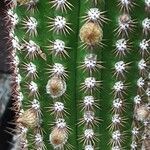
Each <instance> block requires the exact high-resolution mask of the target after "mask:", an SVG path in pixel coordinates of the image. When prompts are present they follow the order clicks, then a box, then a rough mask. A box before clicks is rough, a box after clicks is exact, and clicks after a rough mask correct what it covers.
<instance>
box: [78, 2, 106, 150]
mask: <svg viewBox="0 0 150 150" xmlns="http://www.w3.org/2000/svg"><path fill="white" fill-rule="evenodd" d="M88 3H90V4H91V5H90V7H91V6H92V5H93V6H94V7H92V8H89V9H88V10H87V11H86V14H85V16H83V17H82V18H83V22H84V24H83V25H82V27H81V28H80V32H79V36H80V40H81V43H82V44H81V51H83V50H84V51H86V52H85V55H84V60H83V62H81V65H80V66H79V68H80V70H81V73H84V74H86V75H85V77H86V78H84V79H83V80H84V82H83V83H81V87H80V89H81V91H82V92H83V94H82V96H83V97H82V100H81V102H80V107H81V113H82V115H83V116H82V118H81V119H80V121H79V123H78V124H79V126H83V135H82V136H81V137H80V138H79V140H80V141H81V142H82V143H83V149H85V150H94V149H95V148H96V146H97V145H98V143H97V142H98V141H99V137H98V135H99V134H97V133H96V131H95V129H96V127H97V126H99V124H100V118H99V117H97V116H96V113H97V110H98V109H99V108H100V107H99V100H97V97H96V93H97V92H100V88H101V81H99V80H98V79H97V78H96V77H95V76H98V75H99V76H100V70H101V69H102V62H101V61H99V60H98V58H99V56H98V55H97V54H98V53H97V50H99V49H101V48H102V46H103V44H102V39H103V29H102V27H103V24H104V23H105V22H106V21H107V19H106V18H105V16H104V12H103V11H102V10H101V9H100V8H99V6H98V5H97V1H94V2H93V1H92V2H88Z"/></svg>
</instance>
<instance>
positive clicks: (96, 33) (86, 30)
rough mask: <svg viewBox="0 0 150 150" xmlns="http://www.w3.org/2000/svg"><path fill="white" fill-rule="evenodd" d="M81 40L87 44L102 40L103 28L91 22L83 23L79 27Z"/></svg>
mask: <svg viewBox="0 0 150 150" xmlns="http://www.w3.org/2000/svg"><path fill="white" fill-rule="evenodd" d="M80 38H81V41H82V42H84V43H86V44H87V45H90V46H91V45H92V46H95V45H96V44H99V43H100V42H101V41H102V38H103V30H102V28H101V27H100V26H99V25H98V24H96V23H93V22H88V23H85V24H84V25H83V26H82V28H81V29H80Z"/></svg>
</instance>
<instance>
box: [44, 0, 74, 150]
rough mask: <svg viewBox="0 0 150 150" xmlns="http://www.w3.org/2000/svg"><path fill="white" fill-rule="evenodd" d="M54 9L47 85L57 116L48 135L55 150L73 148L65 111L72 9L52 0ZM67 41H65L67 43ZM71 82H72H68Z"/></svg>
mask: <svg viewBox="0 0 150 150" xmlns="http://www.w3.org/2000/svg"><path fill="white" fill-rule="evenodd" d="M49 3H50V7H51V9H54V12H55V13H54V14H55V16H54V17H49V26H48V28H49V31H50V32H51V33H52V34H53V36H52V39H53V40H51V41H50V42H49V46H48V49H49V52H50V53H51V56H52V61H53V62H52V63H53V64H51V65H49V69H48V70H49V73H50V76H49V77H50V78H49V80H48V82H47V85H46V91H47V94H49V95H50V97H51V98H52V100H53V104H52V106H50V108H49V109H50V111H51V114H52V115H53V116H54V123H53V127H52V129H51V133H50V135H49V141H50V144H51V145H52V147H53V149H59V150H64V149H72V146H71V144H69V143H68V138H69V133H70V130H69V126H68V124H67V122H66V119H65V118H66V116H68V112H67V110H66V108H65V99H67V94H66V92H67V83H66V82H67V80H68V78H69V75H68V73H69V72H68V71H67V66H65V63H64V62H65V60H67V58H68V57H69V51H70V50H71V48H70V47H68V46H67V42H66V41H68V40H66V39H68V38H69V36H68V34H71V32H72V29H71V27H70V26H71V24H70V23H69V22H68V21H69V20H68V11H69V10H72V8H73V6H72V4H71V3H70V2H69V1H68V0H62V1H60V0H52V1H50V2H49ZM64 39H65V40H64ZM68 82H70V81H69V80H68Z"/></svg>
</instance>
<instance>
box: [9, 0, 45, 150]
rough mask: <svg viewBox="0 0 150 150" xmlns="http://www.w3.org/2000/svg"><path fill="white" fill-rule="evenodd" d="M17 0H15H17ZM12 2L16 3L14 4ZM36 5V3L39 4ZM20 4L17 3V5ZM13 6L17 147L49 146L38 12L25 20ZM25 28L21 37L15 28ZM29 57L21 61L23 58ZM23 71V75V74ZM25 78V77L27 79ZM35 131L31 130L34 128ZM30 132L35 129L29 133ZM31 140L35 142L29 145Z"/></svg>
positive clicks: (23, 2)
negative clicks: (38, 62) (42, 103)
mask: <svg viewBox="0 0 150 150" xmlns="http://www.w3.org/2000/svg"><path fill="white" fill-rule="evenodd" d="M13 2H14V1H13ZM13 2H12V4H14V3H13ZM30 2H31V1H22V3H20V5H23V7H26V5H27V6H28V7H29V6H31V4H30ZM35 5H36V3H35ZM13 6H16V3H15V5H13ZM15 10H16V9H15V8H14V7H13V8H11V9H9V11H8V12H7V13H8V17H9V18H7V19H8V20H9V21H10V24H11V26H10V37H9V39H10V40H11V43H12V50H13V52H12V56H11V57H13V61H12V70H13V73H14V75H13V77H14V78H13V87H12V89H13V98H14V101H15V102H14V103H13V109H14V111H15V112H16V129H14V130H13V132H14V135H15V136H14V147H13V149H19V150H20V149H21V150H26V149H28V148H29V147H35V149H37V150H43V149H45V145H44V142H43V136H42V129H41V123H42V122H41V108H40V102H39V100H38V99H39V92H38V85H37V83H36V80H37V79H38V78H39V77H38V71H37V67H36V65H35V64H34V62H35V60H36V59H37V58H38V56H39V54H40V51H41V50H40V46H39V45H38V44H37V43H36V42H35V37H36V36H37V27H38V21H37V19H36V18H34V13H31V11H29V13H27V14H28V16H26V17H25V19H20V18H22V16H21V17H19V16H18V15H17V13H16V11H15ZM19 25H21V27H22V28H23V29H24V30H25V36H23V39H22V40H19V38H18V37H17V35H16V34H15V28H16V29H17V28H18V26H19ZM24 55H25V56H26V57H25V58H24V59H23V60H24V62H20V58H19V57H23V56H24ZM20 70H21V72H23V74H20ZM23 79H24V80H23ZM24 95H26V97H27V98H28V101H27V105H25V104H24V103H23V100H24ZM30 130H31V131H30ZM28 131H30V132H32V133H31V136H28ZM28 140H30V142H32V143H33V145H34V146H33V145H32V146H29V144H28Z"/></svg>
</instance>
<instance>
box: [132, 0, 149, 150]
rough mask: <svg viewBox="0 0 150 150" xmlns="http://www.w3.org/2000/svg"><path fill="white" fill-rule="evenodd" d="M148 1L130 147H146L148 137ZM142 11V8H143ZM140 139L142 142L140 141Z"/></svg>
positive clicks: (139, 48)
mask: <svg viewBox="0 0 150 150" xmlns="http://www.w3.org/2000/svg"><path fill="white" fill-rule="evenodd" d="M149 8H150V1H147V0H145V12H146V14H147V16H146V17H145V18H143V20H142V21H141V24H140V26H141V29H142V30H141V38H140V42H139V43H138V46H139V47H138V53H139V55H140V60H139V61H138V62H137V67H138V76H139V78H138V80H137V95H136V96H135V97H134V118H133V129H132V144H131V149H132V150H136V149H138V148H142V149H147V148H148V147H149V145H148V137H149V133H150V132H149V127H150V125H149V121H150V108H149V102H150V101H149V97H150V80H149V79H150V78H149V75H150V74H149V72H150V69H149V63H150V62H149V54H150V52H149V46H150V39H149V36H150V34H149V33H150V18H149V17H148V16H149ZM143 12H144V10H143ZM141 141H142V142H141Z"/></svg>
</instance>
